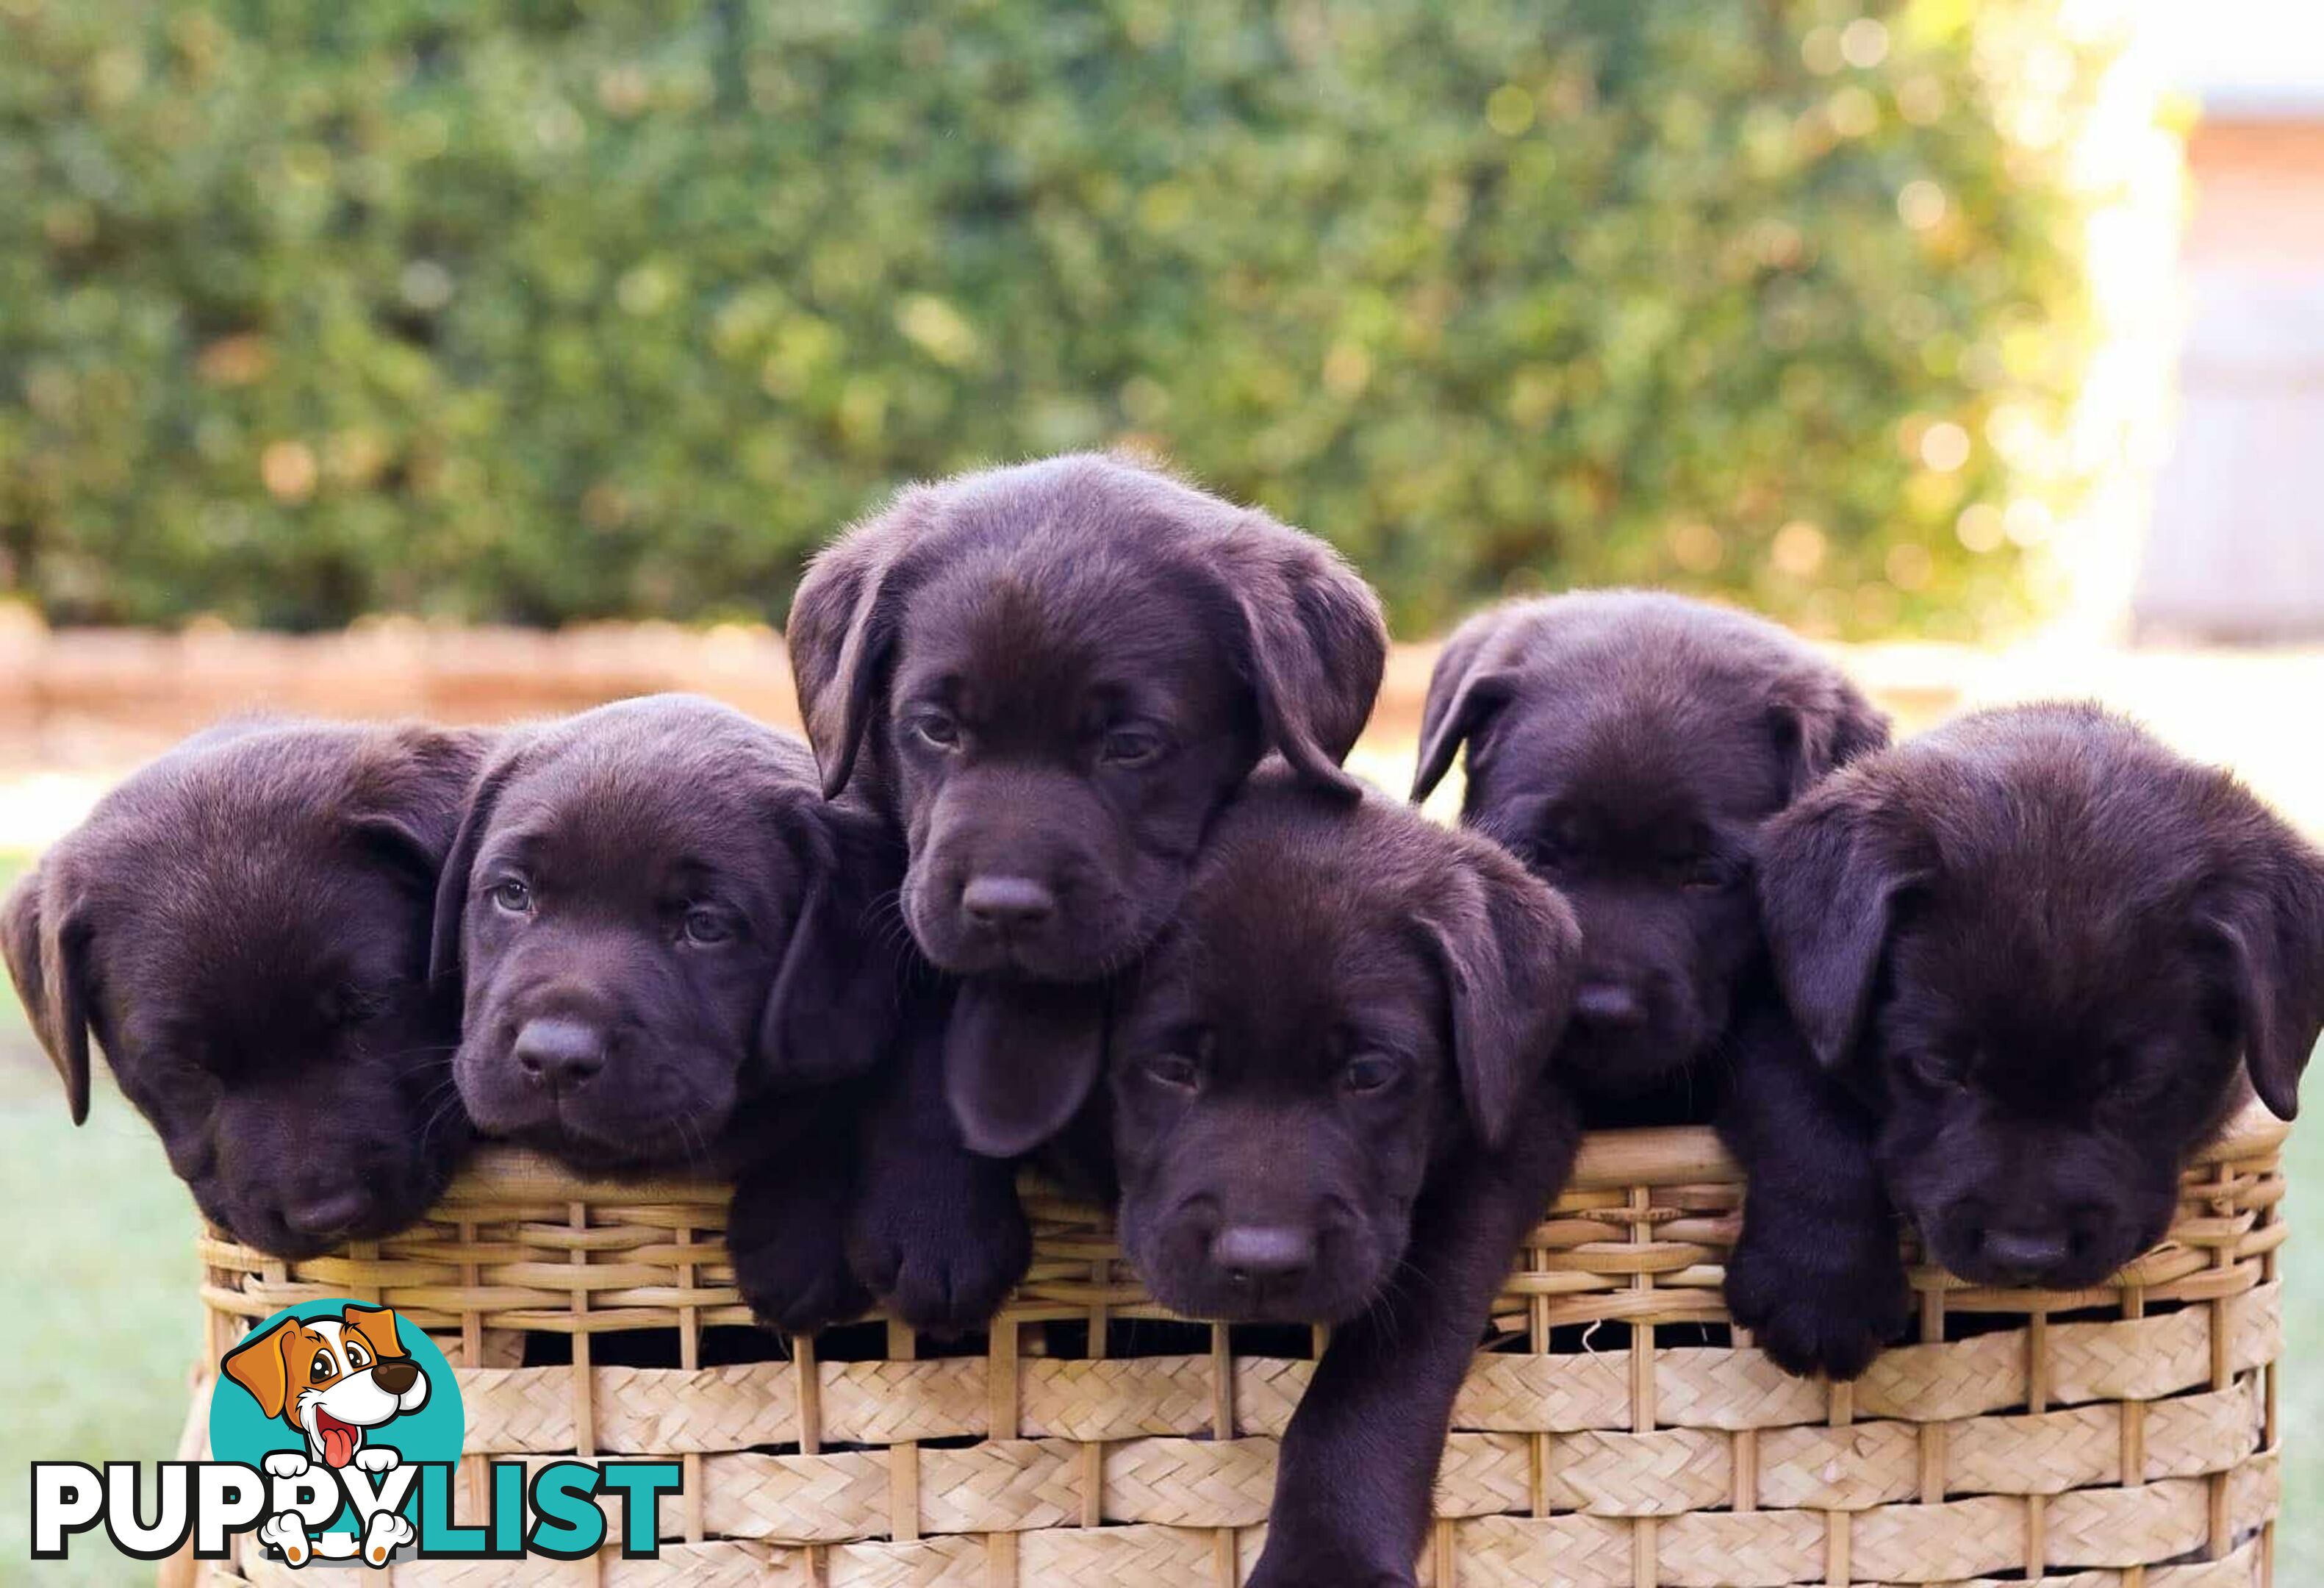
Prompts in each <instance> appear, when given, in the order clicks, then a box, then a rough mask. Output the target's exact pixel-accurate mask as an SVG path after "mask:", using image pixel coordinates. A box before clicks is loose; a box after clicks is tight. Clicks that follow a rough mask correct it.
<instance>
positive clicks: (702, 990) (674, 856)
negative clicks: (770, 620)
mask: <svg viewBox="0 0 2324 1588" xmlns="http://www.w3.org/2000/svg"><path fill="white" fill-rule="evenodd" d="M887 848H888V845H884V844H883V843H882V842H881V840H880V839H879V837H878V834H877V827H876V825H875V824H874V823H873V822H872V821H871V818H869V817H867V816H865V815H864V814H863V813H862V812H861V811H858V810H855V809H853V808H850V807H844V806H835V805H826V804H825V802H824V801H823V800H822V799H821V798H820V796H819V794H818V793H817V791H816V786H815V781H814V771H813V767H812V764H811V763H810V762H809V760H808V757H807V750H806V747H805V746H804V745H801V744H799V743H798V741H796V740H793V739H790V738H788V737H787V736H786V735H783V734H777V733H775V732H773V731H772V730H770V729H767V728H763V727H761V726H759V725H757V724H754V723H752V722H751V721H750V720H749V719H747V718H745V717H743V716H741V715H739V714H737V713H735V712H733V711H730V710H728V709H727V708H725V707H724V706H718V705H716V704H715V703H713V702H710V701H707V700H702V699H697V698H695V697H687V696H653V697H647V698H644V699H641V700H632V701H624V702H622V703H620V704H618V705H614V706H603V707H600V708H599V709H597V710H595V711H590V712H584V713H582V714H581V715H580V716H575V717H572V718H569V719H567V720H566V721H564V722H562V723H558V724H556V725H551V726H549V727H545V728H542V729H539V730H536V731H533V732H531V733H529V734H524V735H522V736H521V737H519V738H517V739H515V740H514V741H512V743H511V744H510V745H509V746H508V748H507V749H506V750H505V751H504V752H503V753H502V754H501V755H500V756H498V757H497V758H495V760H494V761H493V764H492V765H491V766H489V767H488V768H487V769H486V770H485V771H484V775H483V777H482V779H481V780H479V783H478V788H477V794H476V798H475V802H474V804H473V805H472V807H471V808H470V810H469V812H468V814H467V817H466V821H465V822H464V824H463V825H462V827H461V831H460V836H459V841H458V843H457V845H456V846H455V849H454V853H453V855H452V858H451V860H450V862H449V863H447V866H446V867H445V872H444V881H443V886H442V888H441V890H440V891H439V893H438V904H437V925H436V959H437V964H438V972H439V974H449V972H450V971H451V969H452V968H453V967H454V966H456V965H457V967H459V968H460V969H461V971H462V972H463V973H464V974H465V978H466V1009H467V1012H466V1022H465V1027H464V1032H463V1037H462V1040H461V1043H460V1048H459V1052H458V1054H457V1056H456V1058H455V1061H454V1071H455V1074H456V1075H457V1078H458V1082H459V1087H460V1094H461V1096H462V1097H463V1098H464V1099H465V1100H466V1103H467V1106H468V1109H469V1112H470V1113H471V1114H472V1116H473V1117H474V1118H475V1121H476V1123H477V1125H478V1126H479V1127H480V1128H481V1129H483V1130H484V1131H491V1132H493V1133H496V1134H501V1135H508V1136H515V1137H520V1138H523V1139H527V1140H534V1141H536V1142H539V1143H540V1144H541V1145H543V1146H545V1147H547V1148H548V1149H550V1150H553V1151H555V1152H557V1153H558V1154H559V1155H560V1156H563V1157H565V1158H567V1159H570V1160H572V1161H575V1162H577V1163H580V1164H583V1165H586V1166H598V1167H613V1166H621V1165H640V1164H649V1163H678V1162H687V1161H697V1160H705V1159H712V1160H715V1159H717V1158H718V1157H719V1156H720V1153H721V1150H722V1146H723V1144H722V1143H721V1141H720V1136H721V1133H722V1132H723V1131H724V1130H725V1128H726V1126H727V1123H728V1122H729V1119H730V1117H731V1116H732V1115H733V1112H734V1110H735V1109H736V1107H737V1106H738V1104H740V1103H742V1102H743V1101H745V1100H747V1099H750V1098H753V1097H757V1096H760V1095H762V1094H771V1093H774V1092H778V1091H782V1090H788V1089H790V1088H794V1087H799V1086H806V1085H815V1084H817V1083H823V1082H829V1081H835V1080H840V1079H844V1078H846V1077H848V1076H854V1075H860V1074H862V1073H863V1072H864V1071H866V1070H868V1069H869V1068H871V1066H872V1064H873V1063H874V1062H875V1061H876V1059H877V1057H878V1056H879V1054H880V1052H881V1048H882V1047H883V1045H884V1044H885V1042H886V1040H887V1038H888V1035H889V1032H890V1029H891V1025H892V1021H893V1020H894V1018H895V1006H896V987H895V967H894V962H893V959H892V956H890V955H889V954H887V953H886V952H885V951H884V950H883V948H882V947H881V944H880V943H879V942H878V941H876V940H875V937H874V936H873V935H872V933H871V929H870V928H871V922H870V918H871V911H872V909H873V904H874V901H875V900H877V899H878V898H879V897H880V896H881V894H882V893H884V892H887V891H892V890H893V887H894V885H895V872H896V866H895V865H894V864H893V863H890V861H889V860H888V859H887V857H886V854H885V851H886V849H887Z"/></svg>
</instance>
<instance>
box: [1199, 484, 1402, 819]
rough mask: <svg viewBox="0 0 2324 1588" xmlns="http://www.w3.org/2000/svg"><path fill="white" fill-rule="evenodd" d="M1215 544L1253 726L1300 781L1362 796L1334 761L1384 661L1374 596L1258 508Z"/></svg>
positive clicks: (1370, 697) (1347, 570) (1344, 752)
mask: <svg viewBox="0 0 2324 1588" xmlns="http://www.w3.org/2000/svg"><path fill="white" fill-rule="evenodd" d="M1214 547H1215V552H1216V559H1217V562H1216V566H1215V568H1213V570H1212V572H1213V577H1216V578H1217V579H1218V581H1219V582H1220V584H1221V586H1222V588H1223V590H1224V593H1225V595H1226V596H1227V599H1228V600H1229V602H1230V603H1231V611H1232V614H1233V622H1234V623H1235V625H1236V628H1237V631H1238V632H1236V633H1235V635H1234V638H1233V643H1234V646H1235V650H1236V653H1237V655H1238V657H1239V658H1240V661H1241V664H1242V670H1243V674H1244V677H1245V678H1246V679H1248V680H1249V681H1250V688H1251V693H1252V696H1253V697H1254V698H1255V699H1256V701H1257V703H1258V706H1259V731H1260V732H1261V733H1262V734H1265V736H1266V739H1267V742H1268V744H1269V745H1270V746H1272V747H1273V748H1274V749H1276V750H1278V751H1280V752H1282V754H1283V759H1284V760H1286V762H1290V763H1291V767H1292V770H1293V771H1296V772H1297V773H1298V774H1299V776H1300V778H1301V779H1302V780H1304V781H1305V782H1306V783H1308V784H1309V785H1310V786H1312V787H1314V788H1317V789H1325V790H1329V791H1333V792H1336V793H1339V794H1342V795H1345V796H1346V797H1347V798H1349V799H1357V798H1360V796H1361V795H1362V793H1363V785H1362V784H1361V783H1360V782H1359V781H1357V780H1355V779H1354V778H1353V777H1351V776H1350V775H1349V774H1348V773H1347V772H1345V771H1342V770H1341V766H1340V763H1341V762H1343V761H1345V760H1346V759H1347V757H1348V752H1349V751H1350V750H1351V749H1353V748H1354V747H1355V743H1356V738H1357V736H1358V735H1359V734H1361V733H1362V732H1363V731H1364V724H1365V722H1366V721H1367V720H1369V718H1370V716H1371V714H1372V702H1373V701H1374V700H1375V699H1376V698H1378V697H1379V686H1380V675H1381V673H1382V672H1384V671H1385V670H1386V669H1387V667H1388V623H1387V621H1386V620H1385V619H1384V618H1383V617H1382V616H1381V615H1380V605H1379V596H1378V595H1374V594H1373V593H1372V587H1371V586H1369V585H1367V584H1365V583H1364V581H1363V579H1362V578H1361V577H1359V576H1358V574H1357V573H1356V571H1355V569H1354V568H1351V567H1350V566H1349V565H1348V562H1347V560H1346V559H1344V558H1342V556H1341V555H1340V554H1339V553H1338V552H1336V551H1334V550H1333V549H1331V548H1330V547H1329V546H1326V545H1324V544H1323V542H1322V541H1321V540H1316V539H1315V538H1314V536H1312V535H1306V534H1302V533H1300V532H1299V531H1296V530H1290V529H1286V528H1285V527H1284V526H1283V525H1281V524H1279V523H1277V522H1275V521H1274V520H1273V519H1271V518H1268V516H1267V515H1266V514H1264V513H1259V512H1243V513H1240V514H1238V515H1237V518H1236V522H1235V523H1234V525H1233V527H1231V529H1230V530H1229V531H1227V532H1226V534H1225V535H1223V536H1222V538H1221V539H1220V540H1217V541H1216V542H1215V543H1214Z"/></svg>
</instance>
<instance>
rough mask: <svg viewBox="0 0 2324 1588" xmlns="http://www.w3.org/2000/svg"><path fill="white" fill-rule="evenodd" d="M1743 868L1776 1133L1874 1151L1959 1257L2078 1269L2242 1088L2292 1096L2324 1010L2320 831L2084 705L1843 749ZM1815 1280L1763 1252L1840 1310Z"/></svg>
mask: <svg viewBox="0 0 2324 1588" xmlns="http://www.w3.org/2000/svg"><path fill="white" fill-rule="evenodd" d="M1761 888H1762V893H1763V899H1764V905H1765V909H1766V921H1767V932H1768V937H1769V940H1770V942H1771V943H1772V944H1773V946H1774V949H1775V965H1776V968H1777V970H1778V971H1779V973H1780V974H1781V975H1782V978H1783V983H1784V990H1785V992H1787V993H1788V994H1789V996H1790V999H1791V1003H1792V1007H1793V1009H1794V1011H1797V1013H1798V1016H1799V1020H1800V1024H1801V1027H1802V1029H1803V1030H1804V1031H1805V1032H1806V1035H1807V1039H1808V1046H1809V1048H1811V1050H1812V1054H1813V1061H1814V1066H1816V1068H1817V1069H1818V1071H1819V1072H1820V1075H1819V1076H1818V1078H1819V1079H1821V1081H1822V1082H1823V1083H1824V1084H1823V1087H1822V1091H1821V1096H1820V1103H1819V1105H1818V1106H1811V1107H1806V1108H1803V1109H1800V1110H1798V1111H1796V1112H1795V1113H1794V1115H1793V1117H1792V1120H1791V1130H1792V1144H1791V1151H1792V1152H1793V1153H1794V1155H1796V1156H1798V1157H1799V1158H1801V1159H1804V1160H1807V1161H1811V1162H1813V1163H1817V1164H1830V1163H1838V1162H1842V1161H1845V1160H1848V1159H1856V1160H1857V1161H1858V1164H1859V1165H1860V1166H1861V1167H1859V1168H1852V1169H1850V1170H1849V1171H1848V1172H1849V1173H1850V1174H1851V1175H1857V1174H1863V1175H1869V1174H1873V1173H1875V1172H1876V1171H1877V1182H1878V1183H1879V1184H1880V1185H1882V1186H1885V1187H1886V1191H1887V1193H1888V1194H1889V1195H1890V1196H1893V1197H1894V1198H1895V1205H1896V1206H1898V1207H1901V1208H1902V1209H1903V1210H1904V1213H1905V1214H1907V1215H1909V1216H1910V1218H1911V1219H1912V1221H1913V1223H1914V1224H1915V1225H1916V1226H1917V1227H1918V1228H1919V1230H1920V1233H1921V1235H1922V1238H1923V1241H1924V1242H1925V1243H1926V1245H1927V1247H1928V1250H1929V1251H1930V1253H1931V1254H1932V1256H1933V1257H1934V1258H1935V1259H1936V1260H1938V1261H1940V1262H1941V1263H1943V1264H1944V1265H1945V1267H1947V1268H1949V1269H1952V1270H1953V1271H1954V1272H1955V1273H1957V1274H1959V1275H1960V1276H1961V1277H1962V1278H1964V1279H1969V1280H1970V1281H1972V1282H1973V1283H1977V1284H1982V1285H1996V1286H2006V1287H2011V1288H2015V1287H2040V1288H2045V1289H2054V1290H2075V1289H2080V1288H2085V1287H2088V1286H2092V1285H2096V1284H2098V1283H2100V1282H2102V1281H2103V1280H2105V1279H2107V1277H2108V1276H2109V1275H2111V1274H2112V1273H2113V1272H2114V1271H2115V1270H2116V1269H2118V1268H2120V1267H2121V1266H2122V1265H2123V1264H2124V1263H2126V1262H2128V1261H2129V1260H2131V1259H2133V1258H2134V1257H2135V1256H2137V1255H2138V1254H2139V1253H2140V1252H2141V1251H2144V1250H2146V1249H2147V1248H2148V1247H2150V1246H2152V1245H2153V1244H2154V1242H2157V1241H2158V1240H2160V1239H2161V1238H2162V1236H2163V1233H2164V1232H2165V1231H2166V1230H2167V1229H2168V1228H2169V1226H2170V1223H2171V1219H2172V1213H2173V1210H2174V1208H2175V1207H2176V1205H2177V1200H2178V1187H2179V1177H2180V1173H2181V1169H2182V1168H2183V1167H2184V1165H2185V1163H2186V1161H2187V1158H2188V1155H2189V1154H2190V1152H2191V1151H2193V1150H2194V1149H2196V1148H2198V1147H2199V1146H2200V1145H2202V1144H2203V1143H2204V1142H2205V1141H2207V1140H2209V1139H2210V1138H2211V1137H2212V1136H2214V1135H2215V1134H2217V1132H2218V1130H2219V1128H2220V1127H2221V1125H2222V1124H2223V1123H2224V1122H2226V1120H2227V1118H2228V1117H2229V1116H2230V1115H2231V1114H2232V1113H2234V1112H2235V1111H2236V1109H2237V1108H2239V1107H2240V1106H2242V1104H2243V1103H2245V1102H2246V1100H2247V1099H2248V1097H2249V1095H2250V1093H2251V1091H2253V1090H2256V1091H2257V1093H2258V1094H2259V1096H2260V1099H2261V1100H2262V1101H2263V1102H2264V1103H2266V1104H2267V1106H2268V1107H2269V1108H2270V1109H2271V1110H2272V1111H2273V1112H2274V1113H2276V1114H2277V1115H2278V1116H2279V1117H2281V1118H2283V1119H2287V1120H2288V1119H2290V1118H2292V1114H2293V1113H2294V1111H2295V1110H2296V1109H2297V1107H2298V1104H2299V1083H2300V1076H2301V1070H2302V1069H2303V1068H2304V1067H2305V1066H2306V1064H2307V1062H2308V1057H2309V1051H2310V1048H2313V1047H2314V1045H2315V1043H2316V1039H2317V1036H2318V1033H2319V1029H2324V854H2318V852H2317V851H2316V850H2315V849H2314V848H2312V847H2311V846H2310V845H2308V844H2306V843H2305V842H2303V841H2302V840H2301V838H2300V837H2299V836H2297V835H2296V834H2295V833H2293V832H2292V829H2291V828H2290V827H2289V826H2286V825H2285V824H2284V822H2283V821H2282V819H2280V818H2279V817H2276V816H2275V815H2274V814H2273V813H2272V812H2271V811H2269V810H2268V809H2267V808H2265V807H2264V806H2263V805H2262V804H2261V803H2260V802H2259V801H2258V800H2257V799H2254V798H2253V797H2252V796H2251V795H2250V794H2249V793H2248V792H2246V790H2245V789H2243V788H2242V787H2241V786H2240V785H2238V784H2237V783H2236V781H2235V780H2234V779H2233V778H2231V777H2229V776H2228V775H2227V773H2225V772H2221V771H2215V770H2213V769H2210V768H2208V767H2202V766H2198V765H2195V764H2194V763H2192V762H2188V761H2185V760H2182V759H2181V758H2180V757H2179V756H2177V755H2175V754H2173V753H2172V752H2170V751H2169V750H2167V749H2165V748H2164V747H2163V745H2161V744H2160V743H2156V742H2155V741H2154V740H2153V738H2151V737H2149V736H2148V735H2147V734H2144V732H2142V731H2140V730H2139V729H2138V728H2136V727H2135V726H2134V725H2131V724H2130V723H2128V722H2126V721H2125V720H2123V719H2122V718H2120V717H2116V716H2111V715H2109V714H2107V712H2105V711H2103V710H2101V709H2099V708H2098V707H2097V706H2083V705H2042V706H2019V707H2013V708H2008V709H2004V710H1996V711H1986V712H1980V713H1977V714H1975V715H1972V716H1966V717H1963V718H1960V719H1959V720H1957V721H1955V722H1952V723H1950V724H1947V725H1945V726H1943V727H1941V728H1939V729H1937V730H1935V731H1934V732H1932V733H1929V734H1924V735H1923V736H1922V737H1920V738H1918V739H1914V740H1913V741H1911V742H1909V743H1904V744H1903V745H1900V746H1898V747H1897V748H1895V749H1894V750H1890V751H1887V752H1883V753H1881V754H1878V755H1875V756H1870V757H1867V758H1866V759H1865V760H1863V761H1860V762H1858V763H1856V764H1855V765H1853V766H1851V767H1849V769H1848V770H1847V771H1843V772H1841V773H1840V774H1838V775H1837V776H1835V777H1833V778H1832V779H1831V780H1830V781H1828V782H1826V783H1824V784H1823V785H1822V786H1821V787H1820V788H1818V789H1815V790H1814V791H1813V792H1812V793H1810V794H1809V795H1808V796H1807V797H1806V798H1805V799H1802V800H1801V801H1800V802H1799V803H1798V804H1797V805H1795V806H1794V807H1793V808H1791V809H1790V810H1789V811H1786V812H1785V813H1784V815H1783V816H1782V817H1779V818H1777V819H1776V821H1775V823H1774V824H1773V825H1772V826H1771V828H1770V829H1769V834H1768V842H1767V847H1766V856H1765V859H1764V862H1763V868H1762V874H1761ZM2246 1082H2247V1083H2248V1084H2247V1085H2246ZM1856 1216H1857V1219H1858V1222H1860V1223H1866V1224H1867V1225H1868V1224H1869V1223H1874V1222H1879V1223H1886V1220H1887V1218H1888V1216H1889V1215H1888V1214H1887V1212H1886V1207H1885V1206H1880V1205H1870V1204H1867V1205H1861V1206H1859V1207H1858V1209H1857V1210H1856ZM1834 1242H1835V1244H1837V1245H1840V1246H1842V1247H1845V1246H1846V1245H1847V1244H1848V1241H1847V1239H1846V1237H1845V1235H1844V1233H1838V1234H1836V1235H1835V1237H1834ZM1833 1280H1834V1276H1833V1275H1832V1274H1831V1271H1830V1270H1829V1269H1828V1268H1827V1267H1825V1266H1823V1265H1821V1264H1812V1263H1811V1264H1805V1265H1797V1266H1794V1267H1793V1268H1791V1269H1788V1270H1786V1271H1785V1272H1784V1273H1783V1274H1782V1275H1781V1276H1779V1282H1782V1283H1785V1284H1789V1285H1791V1286H1793V1287H1794V1288H1797V1289H1798V1290H1799V1292H1800V1293H1801V1294H1802V1296H1803V1297H1804V1298H1806V1299H1807V1300H1808V1301H1809V1302H1812V1304H1814V1305H1817V1306H1825V1307H1844V1306H1846V1304H1847V1301H1848V1290H1849V1288H1848V1286H1847V1285H1846V1284H1841V1285H1840V1286H1838V1287H1837V1288H1835V1287H1834V1283H1833ZM1833 1326H1834V1327H1835V1328H1837V1327H1839V1326H1840V1325H1839V1323H1838V1322H1835V1324H1834V1325H1833Z"/></svg>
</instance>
